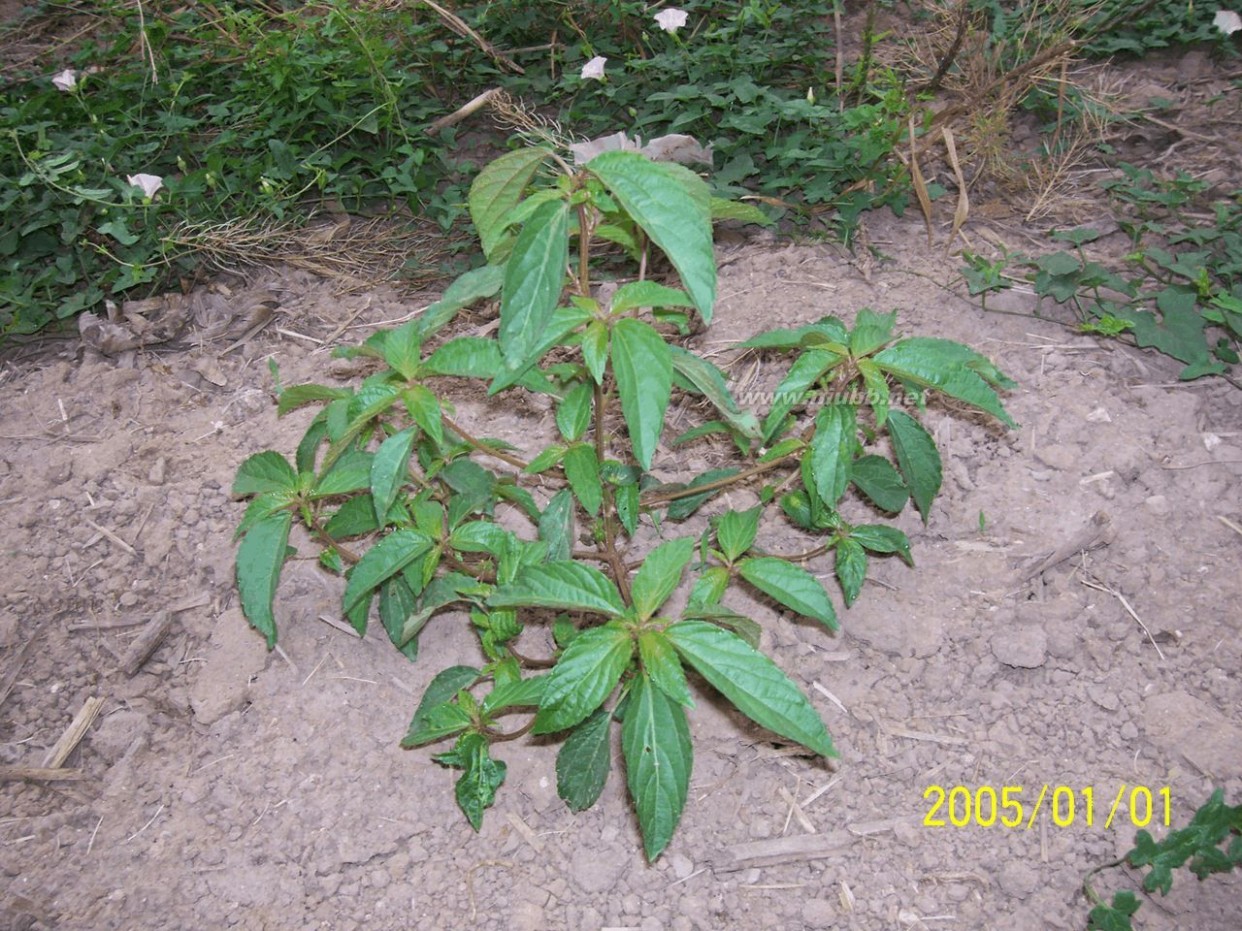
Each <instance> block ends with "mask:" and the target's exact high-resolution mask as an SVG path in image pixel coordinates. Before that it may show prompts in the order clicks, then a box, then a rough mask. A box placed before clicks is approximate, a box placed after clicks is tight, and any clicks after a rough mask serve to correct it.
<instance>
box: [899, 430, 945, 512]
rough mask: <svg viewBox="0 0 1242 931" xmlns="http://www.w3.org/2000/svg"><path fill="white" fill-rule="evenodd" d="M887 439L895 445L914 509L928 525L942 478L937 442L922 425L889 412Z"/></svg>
mask: <svg viewBox="0 0 1242 931" xmlns="http://www.w3.org/2000/svg"><path fill="white" fill-rule="evenodd" d="M888 435H889V438H890V439H891V440H892V442H893V454H894V455H895V456H896V457H897V467H898V468H899V469H901V475H902V477H903V478H904V479H905V480H906V487H907V488H909V489H910V497H912V498H913V499H914V506H915V507H916V508H918V510H919V514H921V515H922V516H923V523H925V524H926V523H927V521H928V518H929V517H930V516H931V506H932V502H933V501H935V500H936V495H938V494H939V493H940V483H941V481H942V480H943V476H942V473H941V470H940V451H939V450H937V449H936V441H935V440H933V439H932V438H931V435H930V434H929V433H928V432H927V431H926V430H924V429H923V425H922V424H921V423H919V422H918V421H917V420H915V419H914V418H913V417H911V416H910V415H909V414H907V413H906V412H905V411H890V412H889V415H888Z"/></svg>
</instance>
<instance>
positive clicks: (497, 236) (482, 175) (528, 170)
mask: <svg viewBox="0 0 1242 931" xmlns="http://www.w3.org/2000/svg"><path fill="white" fill-rule="evenodd" d="M549 155H551V150H550V149H547V148H540V147H529V148H528V147H523V148H520V149H517V150H515V151H513V152H509V153H507V154H505V155H502V156H500V158H498V159H496V160H495V161H493V162H490V163H488V165H487V167H485V168H484V169H483V170H482V171H480V172H479V174H478V175H477V176H476V177H475V179H474V183H472V184H471V185H470V196H469V197H468V198H467V200H466V203H467V205H468V206H469V208H470V219H471V221H472V222H473V223H474V228H475V229H476V230H477V231H478V233H479V242H480V243H481V245H482V246H483V254H484V255H485V256H487V258H488V259H489V260H490V259H491V258H492V253H493V252H495V251H496V247H497V246H498V245H499V244H500V242H501V241H502V240H503V239H504V238H505V234H506V232H507V226H506V223H505V218H506V217H507V216H508V214H509V213H510V211H512V210H513V208H514V207H516V206H517V205H518V202H519V201H521V199H522V193H523V191H525V190H526V186H527V185H528V184H530V181H531V178H533V177H534V176H535V172H536V171H537V170H538V169H539V166H540V165H541V164H543V162H544V161H546V160H547V158H548V156H549Z"/></svg>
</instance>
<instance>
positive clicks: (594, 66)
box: [582, 55, 608, 81]
mask: <svg viewBox="0 0 1242 931" xmlns="http://www.w3.org/2000/svg"><path fill="white" fill-rule="evenodd" d="M607 62H608V59H607V58H605V57H604V56H602V55H596V56H595V57H594V58H592V59H591V60H590V61H588V62H587V63H586V64H585V65H583V66H582V80H584V81H586V80H589V79H590V78H594V79H595V80H596V81H602V80H604V65H605V64H607Z"/></svg>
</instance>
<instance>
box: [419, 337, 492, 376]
mask: <svg viewBox="0 0 1242 931" xmlns="http://www.w3.org/2000/svg"><path fill="white" fill-rule="evenodd" d="M425 368H426V369H427V370H428V371H431V372H435V373H436V374H437V375H457V376H459V377H462V378H491V377H492V376H493V375H495V374H496V370H497V369H498V368H500V344H499V343H497V342H496V341H495V340H494V339H487V338H486V337H483V336H459V337H458V338H457V339H454V340H450V341H449V342H447V343H445V344H444V345H443V346H441V347H440V348H439V349H437V350H436V351H435V352H433V353H432V354H431V355H430V356H428V357H427V362H426V364H425Z"/></svg>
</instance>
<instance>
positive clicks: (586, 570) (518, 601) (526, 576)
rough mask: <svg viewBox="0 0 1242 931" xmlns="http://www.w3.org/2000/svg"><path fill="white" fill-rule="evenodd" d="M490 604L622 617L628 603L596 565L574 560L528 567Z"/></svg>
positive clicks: (502, 587) (491, 600)
mask: <svg viewBox="0 0 1242 931" xmlns="http://www.w3.org/2000/svg"><path fill="white" fill-rule="evenodd" d="M487 603H488V604H489V605H491V606H492V607H494V608H523V607H528V606H529V607H537V608H560V609H562V610H566V611H589V612H592V613H595V614H606V615H608V616H609V617H620V616H621V615H622V614H624V613H625V603H624V602H622V600H621V595H620V593H619V592H618V591H617V587H616V586H615V585H613V584H612V581H611V580H610V579H609V578H608V576H606V575H604V573H602V572H600V571H599V570H598V569H596V568H595V567H594V566H588V565H586V564H585V563H578V562H572V561H566V562H549V563H544V564H543V565H539V566H525V567H523V568H522V569H521V571H520V572H519V573H518V575H517V577H516V578H515V579H514V580H513V581H512V582H510V583H509V584H508V585H502V586H500V587H499V588H497V589H496V590H495V591H494V592H492V595H491V597H490V598H488V600H487Z"/></svg>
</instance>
